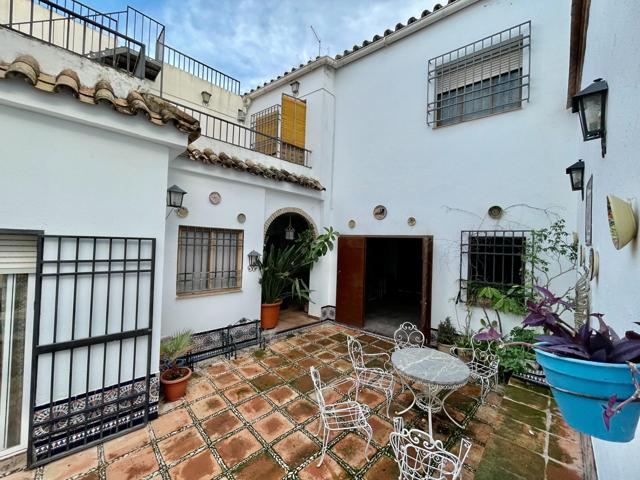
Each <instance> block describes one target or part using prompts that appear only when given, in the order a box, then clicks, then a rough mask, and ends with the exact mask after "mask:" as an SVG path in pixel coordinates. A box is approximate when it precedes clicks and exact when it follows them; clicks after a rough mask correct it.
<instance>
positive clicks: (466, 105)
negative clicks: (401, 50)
mask: <svg viewBox="0 0 640 480" xmlns="http://www.w3.org/2000/svg"><path fill="white" fill-rule="evenodd" d="M530 45H531V22H525V23H522V24H520V25H516V26H514V27H511V28H508V29H506V30H503V31H502V32H498V33H496V34H494V35H490V36H488V37H485V38H483V39H481V40H478V41H477V42H474V43H470V44H469V45H465V46H464V47H461V48H458V49H455V50H452V51H450V52H447V53H445V54H443V55H440V56H438V57H435V58H432V59H431V60H429V65H428V84H429V85H428V90H427V125H432V126H434V127H440V126H446V125H452V124H456V123H460V122H464V121H468V120H473V119H476V118H481V117H486V116H489V115H494V114H496V113H502V112H507V111H511V110H516V109H519V108H521V106H522V102H524V101H529V83H530V82H529V78H530V70H531V55H530Z"/></svg>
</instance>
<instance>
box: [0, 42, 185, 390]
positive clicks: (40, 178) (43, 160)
mask: <svg viewBox="0 0 640 480" xmlns="http://www.w3.org/2000/svg"><path fill="white" fill-rule="evenodd" d="M32 53H33V55H34V56H35V57H36V58H38V57H39V56H38V55H37V53H38V52H37V51H33V52H32ZM60 67H61V68H62V65H61V66H60ZM61 68H60V69H61ZM0 131H2V136H3V141H2V144H1V146H0V164H1V166H2V168H1V171H2V175H0V228H3V229H4V228H6V229H28V230H43V231H44V232H45V234H52V235H65V234H66V235H90V236H95V235H100V236H135V237H152V238H155V239H156V256H157V258H158V261H157V262H156V266H155V281H156V288H155V296H154V304H155V309H154V315H153V327H154V332H153V343H152V359H151V361H152V372H153V371H157V370H158V360H159V359H158V351H159V350H158V348H159V339H160V318H161V312H162V293H161V292H162V288H161V287H162V279H163V262H162V261H161V259H162V258H163V255H164V215H165V202H166V188H167V165H168V161H169V159H170V158H174V157H175V156H176V155H177V154H178V152H179V151H180V150H182V149H184V148H185V146H186V143H187V139H186V135H184V134H182V133H179V132H178V131H177V130H176V129H175V128H173V127H172V126H166V127H158V126H155V125H152V124H150V123H149V121H148V120H147V119H146V118H144V117H143V116H138V117H129V116H126V115H120V114H118V113H115V112H114V111H113V110H112V109H110V108H106V107H103V106H90V105H84V104H80V102H78V101H77V100H76V99H74V98H70V97H69V96H66V95H62V94H59V95H57V94H47V93H42V92H39V91H36V90H35V89H34V88H33V87H31V86H29V85H27V84H26V83H24V82H21V81H10V80H3V81H2V82H0ZM96 301H97V300H96ZM67 313H68V312H67ZM50 314H51V312H46V311H45V312H43V315H44V316H47V315H49V316H50ZM61 315H62V316H64V318H65V319H67V320H68V315H64V312H63V313H62V314H61ZM61 318H62V317H61ZM67 320H65V321H67ZM61 321H62V320H61ZM85 321H86V318H85V319H84V320H83V322H85ZM78 325H79V327H78V328H80V329H81V328H84V326H83V325H84V323H83V324H82V325H81V324H80V323H79V324H78ZM79 331H80V330H79ZM50 333H51V332H48V331H43V332H41V334H42V338H43V339H44V340H45V341H46V339H47V338H49V337H50ZM58 340H64V338H60V337H59V338H58ZM141 350H142V349H141ZM112 353H113V352H112ZM94 354H95V351H94ZM83 355H84V352H80V351H78V352H76V354H75V357H74V386H73V389H72V394H76V393H78V392H84V391H85V390H84V376H83V372H82V370H83V366H84V365H85V364H86V363H85V360H84V358H85V357H83ZM62 357H64V355H61V356H60V359H59V361H58V362H57V367H56V371H58V370H59V369H63V370H64V371H65V372H68V370H65V368H67V367H66V365H67V361H68V360H67V361H63V360H64V359H63V358H62ZM142 360H143V361H142V362H141V363H142V364H144V359H142ZM46 366H47V364H46V361H45V360H43V362H42V363H41V368H46ZM94 368H95V364H94ZM129 369H130V366H129V367H127V369H126V370H129ZM61 371H62V370H61ZM136 373H137V374H140V371H138V372H136ZM113 374H114V372H111V371H110V372H109V374H108V376H107V377H108V378H107V384H109V382H110V381H112V380H113V381H115V379H117V372H115V375H116V377H113ZM128 376H130V371H123V374H122V379H123V380H126V379H127V378H128ZM46 377H47V375H44V376H43V377H42V378H46ZM64 377H65V376H64V375H61V374H60V373H58V374H57V375H56V387H55V389H54V397H55V398H66V397H67V396H68V391H67V388H66V384H65V382H64V381H63V380H64ZM100 384H101V381H100V375H98V374H97V372H95V375H94V374H93V373H92V377H91V381H90V389H91V388H96V387H97V386H99V385H100ZM45 399H48V386H47V385H40V384H39V385H38V402H40V401H44V400H45Z"/></svg>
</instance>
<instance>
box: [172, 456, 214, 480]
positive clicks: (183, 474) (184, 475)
mask: <svg viewBox="0 0 640 480" xmlns="http://www.w3.org/2000/svg"><path fill="white" fill-rule="evenodd" d="M220 473H222V469H221V468H220V465H218V462H216V460H215V458H213V455H212V454H211V452H210V451H209V450H208V449H205V450H203V451H202V452H200V453H198V454H197V455H194V456H193V457H191V458H188V459H187V460H185V461H184V462H181V463H179V464H177V465H176V466H175V467H173V468H171V469H169V475H170V476H171V478H172V479H173V480H205V479H209V478H212V477H215V476H216V475H219V474H220Z"/></svg>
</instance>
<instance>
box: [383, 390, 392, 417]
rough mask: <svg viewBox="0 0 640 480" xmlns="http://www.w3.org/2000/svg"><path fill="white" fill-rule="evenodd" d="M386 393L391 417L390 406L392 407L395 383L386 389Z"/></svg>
mask: <svg viewBox="0 0 640 480" xmlns="http://www.w3.org/2000/svg"><path fill="white" fill-rule="evenodd" d="M384 394H385V396H386V397H387V417H389V408H390V407H391V399H392V398H393V385H391V387H390V388H389V389H388V390H385V391H384ZM389 418H391V417H389Z"/></svg>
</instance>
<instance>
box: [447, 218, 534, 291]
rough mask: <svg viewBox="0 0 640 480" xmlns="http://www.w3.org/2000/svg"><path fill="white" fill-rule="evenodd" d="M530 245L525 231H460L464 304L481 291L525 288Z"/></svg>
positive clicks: (529, 239) (529, 235) (529, 237)
mask: <svg viewBox="0 0 640 480" xmlns="http://www.w3.org/2000/svg"><path fill="white" fill-rule="evenodd" d="M530 242H532V238H531V232H530V231H528V230H515V231H514V230H498V231H494V230H489V231H485V230H479V231H463V232H462V241H461V249H460V251H461V257H460V276H461V293H464V294H465V295H464V298H463V300H465V301H468V300H473V299H474V298H475V297H476V295H477V293H478V292H479V291H480V290H481V289H482V288H484V287H493V288H497V289H498V290H502V291H503V292H505V293H506V292H507V291H509V289H511V287H513V286H514V285H524V283H525V279H526V275H527V273H528V270H527V269H528V268H529V265H528V264H527V261H526V251H527V250H526V249H527V246H528V245H530Z"/></svg>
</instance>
